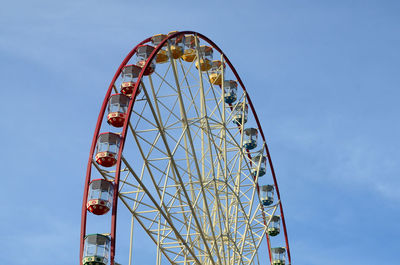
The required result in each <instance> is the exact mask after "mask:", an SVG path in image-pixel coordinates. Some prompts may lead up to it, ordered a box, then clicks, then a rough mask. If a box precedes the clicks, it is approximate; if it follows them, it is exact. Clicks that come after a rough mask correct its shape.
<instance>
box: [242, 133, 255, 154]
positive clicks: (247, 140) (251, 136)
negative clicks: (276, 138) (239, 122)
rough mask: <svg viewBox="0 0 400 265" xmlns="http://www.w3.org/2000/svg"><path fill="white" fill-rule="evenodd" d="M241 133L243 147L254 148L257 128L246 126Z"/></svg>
mask: <svg viewBox="0 0 400 265" xmlns="http://www.w3.org/2000/svg"><path fill="white" fill-rule="evenodd" d="M243 133H244V135H243V147H244V148H246V149H247V150H252V149H254V148H256V146H257V136H258V130H257V129H256V128H247V129H245V130H244V132H243Z"/></svg>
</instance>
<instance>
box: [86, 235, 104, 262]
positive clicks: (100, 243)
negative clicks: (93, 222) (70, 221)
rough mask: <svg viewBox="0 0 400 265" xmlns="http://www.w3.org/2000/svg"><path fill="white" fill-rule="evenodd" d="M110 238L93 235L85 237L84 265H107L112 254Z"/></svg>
mask: <svg viewBox="0 0 400 265" xmlns="http://www.w3.org/2000/svg"><path fill="white" fill-rule="evenodd" d="M110 242H111V240H110V238H109V237H108V236H105V235H102V234H91V235H87V236H86V237H85V242H84V246H85V247H84V250H83V259H82V264H83V265H106V264H107V263H108V258H109V253H110Z"/></svg>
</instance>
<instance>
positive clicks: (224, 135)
mask: <svg viewBox="0 0 400 265" xmlns="http://www.w3.org/2000/svg"><path fill="white" fill-rule="evenodd" d="M117 206H119V208H118V210H117ZM121 211H125V213H128V214H121ZM117 218H119V219H118V222H117ZM117 223H118V224H121V223H124V224H127V225H123V226H121V225H118V230H117ZM120 227H121V228H120ZM134 227H135V228H136V227H140V229H141V231H143V233H144V234H145V235H146V238H147V239H148V240H149V242H151V244H152V245H151V246H153V247H152V250H153V251H154V262H156V265H161V264H183V265H196V264H197V265H205V264H207V265H228V264H235V265H236V264H238V265H239V264H242V265H247V264H257V265H266V264H273V265H285V264H291V258H290V249H289V243H288V237H287V231H286V226H285V218H284V214H283V209H282V202H281V198H280V194H279V189H278V184H277V180H276V176H275V173H274V169H273V166H272V162H271V156H270V154H269V151H268V147H267V144H266V141H265V136H264V133H263V130H262V128H261V124H260V121H259V120H258V117H257V114H256V112H255V109H254V106H253V104H252V102H251V100H250V97H249V94H248V92H247V90H246V89H245V86H244V84H243V82H242V81H241V79H240V77H239V75H238V73H237V72H236V70H235V68H234V67H233V65H232V64H231V62H230V61H229V59H228V58H227V56H226V55H225V54H224V53H223V52H222V50H221V49H220V48H219V47H218V46H217V45H216V44H215V43H213V42H212V41H211V40H210V39H208V38H207V37H205V36H204V35H202V34H200V33H197V32H193V31H182V32H178V31H174V32H170V33H168V34H158V35H155V36H152V37H150V38H147V39H145V40H144V41H142V42H141V43H139V44H138V45H137V46H136V47H134V48H133V50H132V51H131V52H130V53H129V54H128V55H127V56H126V58H125V59H124V60H123V62H122V63H121V65H120V67H119V68H118V70H117V71H116V73H115V75H114V77H113V79H112V81H111V84H110V86H109V88H108V90H107V92H106V95H105V98H104V101H103V104H102V107H101V110H100V114H99V116H98V119H97V125H96V129H95V132H94V137H93V142H92V145H91V149H90V155H89V162H88V166H87V173H86V181H85V188H84V195H83V205H82V220H81V236H80V255H79V262H80V264H81V265H106V264H111V265H114V264H119V263H121V261H126V264H128V265H131V264H133V258H132V253H133V252H134V246H135V242H140V241H141V240H142V239H141V238H137V237H135V234H134V233H133V231H134ZM120 234H123V235H124V236H125V237H126V235H129V241H128V242H125V241H124V242H122V241H121V240H119V238H120V237H119V235H120ZM122 245H124V249H125V250H126V251H120V250H119V249H120V248H121V249H122ZM128 248H129V250H127V249H128ZM124 255H125V256H124ZM117 262H119V263H117ZM121 264H125V263H124V262H122V263H121Z"/></svg>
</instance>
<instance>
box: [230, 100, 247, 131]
mask: <svg viewBox="0 0 400 265" xmlns="http://www.w3.org/2000/svg"><path fill="white" fill-rule="evenodd" d="M233 111H234V114H233V117H232V121H233V123H234V124H236V125H238V126H239V125H241V124H242V122H243V123H246V122H247V116H248V113H249V107H248V106H247V104H244V103H238V104H237V105H236V106H235V108H234V110H233Z"/></svg>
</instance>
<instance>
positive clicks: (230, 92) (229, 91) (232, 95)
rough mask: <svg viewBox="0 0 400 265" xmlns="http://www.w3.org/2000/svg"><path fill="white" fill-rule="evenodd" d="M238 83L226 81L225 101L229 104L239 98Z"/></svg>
mask: <svg viewBox="0 0 400 265" xmlns="http://www.w3.org/2000/svg"><path fill="white" fill-rule="evenodd" d="M237 87H238V85H237V82H236V81H234V80H225V81H224V100H225V103H227V104H232V103H233V102H235V101H236V98H237Z"/></svg>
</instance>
